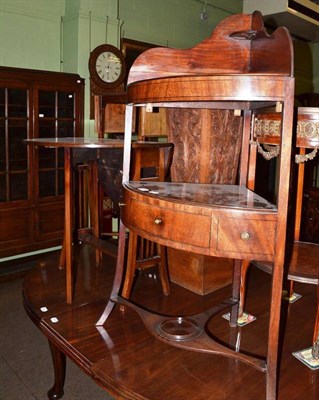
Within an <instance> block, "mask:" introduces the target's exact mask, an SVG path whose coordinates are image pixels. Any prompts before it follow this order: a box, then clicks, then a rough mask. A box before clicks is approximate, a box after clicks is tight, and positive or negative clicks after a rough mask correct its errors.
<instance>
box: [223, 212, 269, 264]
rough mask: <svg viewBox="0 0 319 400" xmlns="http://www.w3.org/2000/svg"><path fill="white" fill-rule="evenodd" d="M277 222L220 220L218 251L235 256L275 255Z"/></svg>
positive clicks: (240, 219)
mask: <svg viewBox="0 0 319 400" xmlns="http://www.w3.org/2000/svg"><path fill="white" fill-rule="evenodd" d="M275 226H276V224H275V221H274V220H266V219H262V218H260V219H243V218H219V220H218V228H217V244H216V246H217V250H218V251H222V252H223V251H224V252H228V253H232V252H233V253H234V256H235V254H236V256H237V257H238V256H240V255H242V256H245V254H247V256H248V255H251V256H253V255H254V254H255V255H260V254H265V255H273V254H274V246H275Z"/></svg>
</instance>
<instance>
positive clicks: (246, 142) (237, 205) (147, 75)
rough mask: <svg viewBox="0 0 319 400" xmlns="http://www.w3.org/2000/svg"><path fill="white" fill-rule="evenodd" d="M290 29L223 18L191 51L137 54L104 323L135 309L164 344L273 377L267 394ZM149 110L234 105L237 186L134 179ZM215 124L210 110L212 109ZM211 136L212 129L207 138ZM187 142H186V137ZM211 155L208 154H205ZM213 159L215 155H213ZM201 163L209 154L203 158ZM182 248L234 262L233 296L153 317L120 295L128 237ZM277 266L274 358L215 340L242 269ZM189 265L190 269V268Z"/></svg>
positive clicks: (280, 234) (285, 182) (281, 235)
mask: <svg viewBox="0 0 319 400" xmlns="http://www.w3.org/2000/svg"><path fill="white" fill-rule="evenodd" d="M292 74H293V50H292V42H291V39H290V36H289V33H288V31H287V30H286V29H285V28H279V29H277V30H276V31H275V32H274V33H273V34H272V35H268V33H267V32H266V30H265V29H264V27H263V21H262V16H261V14H260V13H259V12H254V13H253V14H252V15H245V14H239V15H235V16H232V17H229V18H227V19H226V20H224V21H222V22H221V23H220V24H219V25H218V26H217V28H216V29H215V31H214V32H213V34H212V36H211V37H210V38H208V39H206V40H204V41H203V42H201V43H200V44H198V45H197V46H195V47H193V48H191V49H188V50H175V49H165V48H162V49H158V48H157V49H151V50H148V51H146V52H144V53H143V54H142V55H140V56H139V57H138V59H137V60H136V61H135V63H134V64H133V66H132V68H131V70H130V73H129V77H128V105H127V107H126V131H125V145H124V146H125V147H124V166H123V185H124V204H122V207H121V211H122V220H121V223H120V236H119V253H118V260H117V269H116V275H115V280H114V286H113V289H112V293H111V297H110V300H109V301H108V303H107V305H106V308H105V310H104V312H103V313H102V315H101V317H100V319H99V321H98V322H97V325H103V324H105V323H106V324H107V322H106V321H107V318H108V317H109V315H110V314H111V312H112V310H113V308H114V306H115V304H122V305H125V306H129V307H131V308H133V309H134V310H135V311H136V312H137V313H138V314H139V316H140V317H141V318H142V320H143V322H144V324H145V326H146V328H147V329H148V330H149V331H150V332H151V333H152V334H153V335H154V336H156V337H157V338H158V339H160V340H161V341H163V342H165V343H168V344H171V345H173V346H176V347H179V348H183V349H190V350H194V351H199V352H205V353H212V354H219V355H225V356H227V357H232V358H235V359H238V360H241V361H243V362H245V363H247V364H249V365H251V366H253V367H255V368H257V369H258V370H260V371H263V372H265V375H266V398H267V400H273V399H275V398H276V391H277V357H278V341H279V321H280V307H281V295H282V280H283V264H284V256H285V244H286V223H287V205H288V191H289V176H290V158H291V136H292V120H293V99H294V78H293V76H292ZM143 105H146V106H147V108H148V109H149V110H151V109H152V107H173V108H193V109H205V110H208V111H209V110H210V109H228V110H235V112H236V113H237V114H239V113H241V115H242V118H243V130H242V144H241V155H240V166H239V180H238V184H237V185H215V184H196V183H183V182H168V183H158V184H156V183H145V182H134V181H133V182H132V181H129V176H130V142H131V131H132V128H131V126H132V115H133V108H134V107H139V106H143ZM271 105H275V106H276V107H277V109H278V110H279V109H280V110H281V112H282V121H283V122H282V130H281V141H280V155H279V159H280V162H279V164H280V167H279V175H278V177H279V179H278V196H277V198H278V201H277V204H271V203H269V202H268V201H266V200H265V199H263V198H261V197H259V196H257V195H256V194H255V193H254V192H253V191H251V190H250V189H249V188H250V186H252V182H251V180H250V176H249V168H248V166H249V160H250V155H251V153H252V152H254V149H255V147H256V145H257V144H256V142H255V141H254V137H253V134H252V125H253V121H254V120H253V110H256V109H258V108H262V107H266V106H271ZM207 114H208V118H209V112H207ZM202 134H203V135H205V131H203V132H202ZM180 140H181V142H182V141H183V137H182V136H181V138H180ZM206 151H208V152H209V151H210V149H206ZM211 157H214V154H213V153H211ZM198 158H199V161H200V158H201V154H199V155H198ZM126 228H129V229H130V230H131V231H133V232H135V233H137V234H138V235H140V236H142V237H145V238H146V239H149V240H152V241H155V242H158V243H160V244H161V245H165V246H169V247H172V248H176V249H181V250H186V251H190V252H194V253H198V254H206V255H212V256H216V257H227V258H231V259H234V260H235V262H234V274H233V289H232V298H231V299H228V300H226V301H225V302H224V303H222V304H221V305H220V306H219V307H214V308H213V309H211V310H208V311H206V312H204V313H201V314H198V315H192V316H181V315H178V316H176V317H173V316H163V315H157V314H155V313H152V312H151V311H148V310H146V309H145V308H142V307H139V305H138V304H135V303H132V302H130V301H129V300H127V299H124V298H123V297H121V296H120V288H121V283H122V280H123V274H124V251H125V240H126V238H125V231H126ZM249 260H264V261H272V262H273V263H274V269H273V275H272V288H271V306H270V314H269V328H268V346H267V356H266V359H261V358H260V357H258V356H256V357H252V356H250V355H247V354H244V353H242V352H240V351H239V349H238V348H236V350H234V349H233V348H231V347H228V346H224V345H221V344H220V343H219V342H218V340H213V339H212V337H211V335H210V334H209V331H208V329H207V321H208V320H209V319H210V317H211V316H212V315H214V314H216V313H217V312H219V311H220V310H222V309H223V308H226V307H230V309H231V313H230V325H231V327H232V328H230V329H235V328H234V327H235V326H236V322H237V313H238V299H239V277H240V270H241V264H242V263H243V262H247V261H249ZM185 268H187V266H185Z"/></svg>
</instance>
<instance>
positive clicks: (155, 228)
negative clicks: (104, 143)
mask: <svg viewBox="0 0 319 400" xmlns="http://www.w3.org/2000/svg"><path fill="white" fill-rule="evenodd" d="M124 188H125V192H124V193H125V194H124V196H125V197H124V203H125V207H123V213H122V219H123V222H124V224H125V225H126V226H127V227H128V228H130V229H131V230H133V231H136V232H137V233H138V234H141V235H142V236H143V237H146V238H148V239H150V240H156V241H157V242H159V243H161V244H164V245H165V246H170V247H173V248H182V249H184V250H186V251H191V252H194V253H200V254H205V255H210V256H216V257H231V258H232V257H234V256H236V257H244V258H247V259H263V260H268V259H272V258H273V254H274V248H275V221H276V207H275V206H274V205H273V204H271V203H269V202H267V201H266V200H264V199H263V198H261V197H260V196H258V195H256V194H255V193H253V192H251V191H249V190H247V189H246V188H245V187H243V186H236V185H201V184H190V183H188V184H186V183H184V184H182V183H156V184H154V183H148V184H147V183H144V182H130V183H126V184H125V185H124ZM153 193H154V194H153ZM239 211H240V212H239Z"/></svg>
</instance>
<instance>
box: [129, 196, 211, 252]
mask: <svg viewBox="0 0 319 400" xmlns="http://www.w3.org/2000/svg"><path fill="white" fill-rule="evenodd" d="M125 214H126V215H128V214H129V225H130V226H134V227H136V228H138V229H141V230H143V231H145V232H148V233H149V234H151V235H154V236H157V237H161V238H163V239H167V240H169V241H173V242H180V243H184V244H189V245H191V246H196V247H204V248H209V246H210V231H211V217H210V216H207V215H201V214H194V213H188V212H184V211H180V210H172V209H166V208H161V207H157V206H153V205H151V204H147V203H144V202H141V201H138V200H135V199H132V201H131V209H130V212H129V213H125Z"/></svg>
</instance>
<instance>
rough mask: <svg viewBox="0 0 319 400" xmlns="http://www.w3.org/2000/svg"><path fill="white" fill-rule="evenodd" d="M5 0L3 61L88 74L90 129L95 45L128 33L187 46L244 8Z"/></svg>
mask: <svg viewBox="0 0 319 400" xmlns="http://www.w3.org/2000/svg"><path fill="white" fill-rule="evenodd" d="M204 6H205V1H201V0H0V65H3V66H14V67H21V68H34V69H43V70H51V71H64V72H75V73H78V74H80V75H81V76H82V77H83V78H85V80H86V83H87V84H86V109H85V115H86V117H85V134H86V135H87V136H94V135H95V132H94V127H93V122H92V121H90V120H89V118H88V115H89V85H88V82H89V73H88V67H87V64H88V58H89V54H90V51H91V50H93V49H94V48H95V47H96V46H97V45H99V44H101V43H110V44H113V45H116V46H119V43H120V38H121V37H126V38H130V39H134V40H139V41H143V42H149V43H154V44H158V45H164V46H171V47H180V48H187V47H191V46H193V45H195V44H197V43H198V42H200V41H202V40H203V39H204V38H205V37H207V36H209V35H210V34H211V31H212V30H213V29H214V27H215V26H216V24H217V23H218V22H219V21H221V20H222V19H224V18H226V17H227V16H229V15H231V14H237V13H240V12H241V11H242V0H228V1H227V2H225V1H224V0H208V1H207V5H206V13H207V19H205V20H202V19H201V18H200V14H201V13H202V12H203V11H205V10H204Z"/></svg>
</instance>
